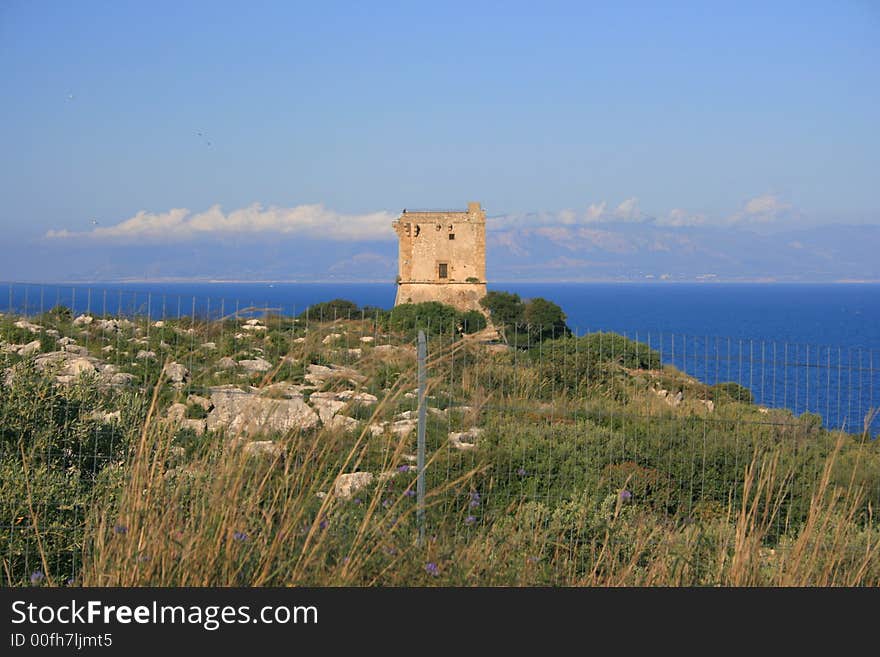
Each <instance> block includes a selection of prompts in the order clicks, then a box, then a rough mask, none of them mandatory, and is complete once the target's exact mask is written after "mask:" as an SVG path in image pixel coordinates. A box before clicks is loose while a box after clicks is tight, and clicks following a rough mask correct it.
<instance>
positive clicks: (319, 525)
mask: <svg viewBox="0 0 880 657" xmlns="http://www.w3.org/2000/svg"><path fill="white" fill-rule="evenodd" d="M329 524H330V523H329V522H327V521H326V520H322V521H321V522H320V523H318V527H320V528H321V529H327V526H328V525H329Z"/></svg>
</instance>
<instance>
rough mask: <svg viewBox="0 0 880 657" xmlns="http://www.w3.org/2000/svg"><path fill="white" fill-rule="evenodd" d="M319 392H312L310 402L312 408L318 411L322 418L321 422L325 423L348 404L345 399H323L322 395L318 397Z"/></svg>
mask: <svg viewBox="0 0 880 657" xmlns="http://www.w3.org/2000/svg"><path fill="white" fill-rule="evenodd" d="M317 394H319V393H312V395H311V396H310V397H309V403H311V405H312V408H314V409H315V410H316V411H318V417H320V418H321V422H322V423H323V424H327V423H329V422H330V420H331V419H332V418H333V416H334V415H336V414H337V413H338V412H339V411H341V410H342V409H343V408H345V407H346V406H347V404H346V403H345V402H343V401H337V400H335V399H322V398H320V397H316V395H317Z"/></svg>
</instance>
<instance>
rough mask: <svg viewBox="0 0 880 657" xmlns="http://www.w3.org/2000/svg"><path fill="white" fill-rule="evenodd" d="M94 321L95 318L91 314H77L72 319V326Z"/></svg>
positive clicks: (85, 324)
mask: <svg viewBox="0 0 880 657" xmlns="http://www.w3.org/2000/svg"><path fill="white" fill-rule="evenodd" d="M94 321H95V318H94V317H92V316H91V315H79V316H78V317H77V318H76V319H74V320H73V325H74V326H88V325H89V324H91V323H92V322H94Z"/></svg>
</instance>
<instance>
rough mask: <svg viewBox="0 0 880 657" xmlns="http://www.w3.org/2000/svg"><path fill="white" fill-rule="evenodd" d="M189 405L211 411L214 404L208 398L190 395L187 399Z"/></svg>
mask: <svg viewBox="0 0 880 657" xmlns="http://www.w3.org/2000/svg"><path fill="white" fill-rule="evenodd" d="M186 403H187V404H192V405H193V406H201V407H202V408H204V409H205V410H206V411H210V410H211V409H212V408H213V407H214V404H212V403H211V400H210V399H208V398H207V397H202V396H201V395H190V396H189V397H187V398H186Z"/></svg>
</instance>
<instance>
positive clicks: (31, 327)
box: [13, 319, 43, 333]
mask: <svg viewBox="0 0 880 657" xmlns="http://www.w3.org/2000/svg"><path fill="white" fill-rule="evenodd" d="M13 326H14V327H15V328H20V329H27V330H28V331H30V332H31V333H39V332H40V331H42V330H43V327H42V326H40V325H39V324H31V323H30V322H29V321H27V320H26V319H20V320H18V321H17V322H15V324H13Z"/></svg>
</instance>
